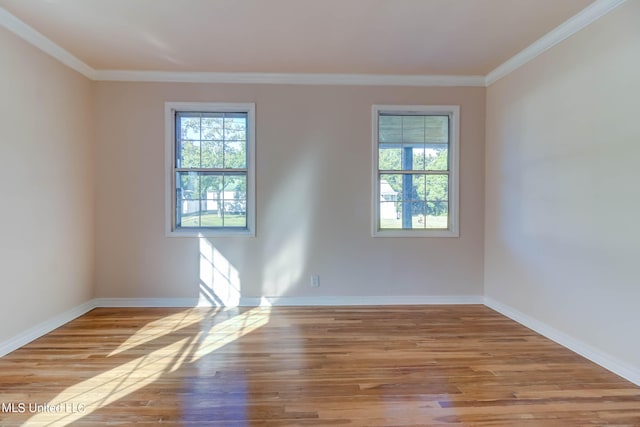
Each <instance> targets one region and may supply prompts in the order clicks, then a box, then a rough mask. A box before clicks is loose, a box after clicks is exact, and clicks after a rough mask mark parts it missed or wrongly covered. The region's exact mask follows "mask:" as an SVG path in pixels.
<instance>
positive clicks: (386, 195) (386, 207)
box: [380, 179, 398, 219]
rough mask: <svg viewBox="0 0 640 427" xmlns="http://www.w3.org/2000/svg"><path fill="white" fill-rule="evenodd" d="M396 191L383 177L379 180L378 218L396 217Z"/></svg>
mask: <svg viewBox="0 0 640 427" xmlns="http://www.w3.org/2000/svg"><path fill="white" fill-rule="evenodd" d="M397 201H398V192H397V191H395V190H394V189H393V188H392V187H391V185H390V184H389V183H388V182H387V181H385V180H384V179H383V180H381V181H380V202H381V203H380V218H381V219H398V208H397V204H396V202H397Z"/></svg>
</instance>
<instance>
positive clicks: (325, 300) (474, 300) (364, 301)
mask: <svg viewBox="0 0 640 427" xmlns="http://www.w3.org/2000/svg"><path fill="white" fill-rule="evenodd" d="M243 302H244V303H246V304H243ZM483 302H484V299H483V297H481V296H323V297H262V298H243V299H241V300H240V305H249V306H254V305H272V306H331V305H334V306H357V305H441V304H449V305H454V304H483Z"/></svg>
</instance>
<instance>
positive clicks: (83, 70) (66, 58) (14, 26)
mask: <svg viewBox="0 0 640 427" xmlns="http://www.w3.org/2000/svg"><path fill="white" fill-rule="evenodd" d="M0 26H3V27H5V28H6V29H7V30H9V31H11V32H13V33H14V34H16V35H17V36H18V37H21V38H22V39H23V40H25V41H26V42H28V43H31V44H32V45H34V46H35V47H37V48H38V49H40V50H41V51H43V52H45V53H47V54H49V55H50V56H52V57H54V58H55V59H57V60H58V61H60V62H62V63H63V64H64V65H66V66H67V67H69V68H71V69H73V70H75V71H77V72H79V73H80V74H82V75H83V76H85V77H87V78H88V79H90V80H94V74H95V72H96V71H95V70H94V69H93V68H91V67H90V66H88V65H87V64H85V63H84V62H82V61H81V60H80V59H78V58H76V57H75V56H74V55H72V54H71V53H69V51H67V50H66V49H64V48H62V47H61V46H59V45H58V44H56V43H54V42H53V41H51V40H50V39H49V38H47V37H46V36H44V35H43V34H42V33H40V32H38V31H37V30H35V29H34V28H33V27H31V26H29V25H27V24H25V23H24V22H23V21H21V20H20V19H18V18H16V17H15V16H13V15H12V14H10V13H9V12H7V10H6V9H4V8H2V7H0Z"/></svg>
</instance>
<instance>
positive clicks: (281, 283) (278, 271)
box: [197, 152, 335, 307]
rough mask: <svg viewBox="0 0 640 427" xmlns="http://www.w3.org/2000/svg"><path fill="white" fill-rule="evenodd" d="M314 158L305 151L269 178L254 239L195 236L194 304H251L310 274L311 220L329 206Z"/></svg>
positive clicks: (301, 285) (291, 288)
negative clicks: (269, 189) (270, 182)
mask: <svg viewBox="0 0 640 427" xmlns="http://www.w3.org/2000/svg"><path fill="white" fill-rule="evenodd" d="M319 157H320V156H319V155H314V154H313V153H309V152H305V154H304V157H303V159H301V160H300V161H298V162H294V164H295V166H294V167H292V168H291V169H289V170H284V171H282V172H281V175H280V176H278V177H274V179H275V180H276V181H275V183H274V186H275V187H276V188H277V190H275V191H274V192H273V194H271V195H270V196H268V200H269V203H268V204H267V205H266V206H265V207H264V209H263V210H262V212H263V213H262V215H261V218H260V220H261V221H260V222H261V224H260V225H261V227H262V228H261V230H264V231H262V232H261V233H260V234H259V235H258V236H257V237H256V238H246V237H238V238H235V237H231V238H225V239H224V242H219V241H216V240H214V239H210V238H207V237H204V236H202V235H200V237H199V239H198V243H197V244H198V254H199V255H198V256H199V261H198V302H197V304H198V306H204V307H221V306H224V307H235V306H238V305H242V304H243V303H244V302H247V301H248V299H250V300H252V301H251V305H253V304H254V303H256V302H261V303H262V304H266V300H267V299H269V300H272V301H273V300H277V299H278V298H281V297H284V296H290V295H296V294H301V293H303V292H304V290H306V289H305V285H306V282H304V281H303V278H304V277H306V276H307V275H308V274H310V271H308V270H309V264H310V260H311V259H314V260H316V262H318V261H317V256H316V257H314V254H313V252H312V249H313V248H312V247H310V244H311V243H312V242H316V243H317V242H318V241H319V240H320V239H319V237H321V236H318V233H321V232H322V231H321V230H320V228H319V227H314V224H313V222H314V220H315V219H316V218H317V217H318V216H319V215H322V214H323V212H322V208H325V209H327V210H328V211H334V210H335V206H331V204H328V203H324V202H323V200H322V196H321V195H320V194H319V191H318V187H319V180H320V179H322V176H321V174H320V173H319V162H318V158H319ZM320 163H321V162H320ZM329 213H330V212H326V214H329ZM217 242H218V243H220V244H218V243H217ZM313 268H314V269H317V268H318V266H314V267H313ZM243 285H244V288H243ZM243 299H244V301H243ZM261 299H262V301H260V300H261ZM253 300H255V301H253Z"/></svg>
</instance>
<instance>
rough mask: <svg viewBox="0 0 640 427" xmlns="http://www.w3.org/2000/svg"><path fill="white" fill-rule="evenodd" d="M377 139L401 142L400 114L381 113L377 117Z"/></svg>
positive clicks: (381, 141)
mask: <svg viewBox="0 0 640 427" xmlns="http://www.w3.org/2000/svg"><path fill="white" fill-rule="evenodd" d="M378 141H379V142H380V143H383V142H388V143H396V144H398V143H401V142H402V116H391V115H386V114H381V115H380V116H379V117H378Z"/></svg>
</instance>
